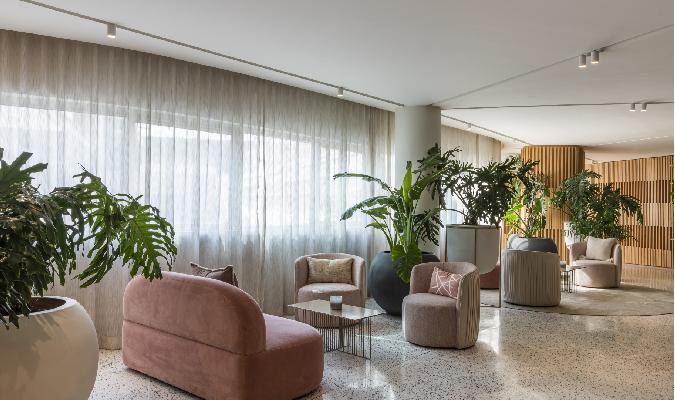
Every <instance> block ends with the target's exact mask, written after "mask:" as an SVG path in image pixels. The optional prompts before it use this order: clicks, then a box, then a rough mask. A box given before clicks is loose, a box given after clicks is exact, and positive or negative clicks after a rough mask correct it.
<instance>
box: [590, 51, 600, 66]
mask: <svg viewBox="0 0 675 400" xmlns="http://www.w3.org/2000/svg"><path fill="white" fill-rule="evenodd" d="M599 63H600V52H599V51H597V50H593V51H591V64H599Z"/></svg>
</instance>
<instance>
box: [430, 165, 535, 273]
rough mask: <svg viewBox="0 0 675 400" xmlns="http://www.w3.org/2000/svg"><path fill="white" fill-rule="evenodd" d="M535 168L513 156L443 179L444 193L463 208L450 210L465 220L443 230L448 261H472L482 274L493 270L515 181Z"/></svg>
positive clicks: (515, 191) (473, 167)
mask: <svg viewBox="0 0 675 400" xmlns="http://www.w3.org/2000/svg"><path fill="white" fill-rule="evenodd" d="M455 162H458V161H455ZM534 165H535V164H533V163H520V158H519V157H517V156H512V157H509V158H507V159H506V160H503V161H498V162H497V161H494V162H490V163H488V164H487V165H485V166H482V167H475V166H471V167H470V168H467V169H464V170H463V171H462V173H460V174H457V175H456V176H449V177H447V178H445V179H443V180H442V183H441V184H442V186H443V187H444V188H445V190H447V191H448V193H450V194H451V195H452V196H453V197H455V198H456V199H457V201H458V202H459V203H460V204H461V205H462V208H458V209H450V210H453V211H456V212H458V213H460V214H462V215H463V217H464V221H463V224H457V225H448V226H447V227H446V246H447V247H446V254H447V259H448V261H467V262H471V263H473V264H475V265H476V266H477V267H478V269H479V270H480V272H481V273H485V272H489V271H491V270H492V269H494V267H495V264H496V261H497V259H498V257H499V242H500V237H499V231H500V228H499V226H500V223H501V221H502V219H503V217H504V215H506V212H507V211H508V209H509V208H510V206H511V200H512V199H513V197H514V195H515V194H516V193H517V187H516V186H515V185H514V182H515V181H516V180H518V179H519V177H522V176H524V175H526V174H528V173H529V172H530V171H531V170H532V168H534Z"/></svg>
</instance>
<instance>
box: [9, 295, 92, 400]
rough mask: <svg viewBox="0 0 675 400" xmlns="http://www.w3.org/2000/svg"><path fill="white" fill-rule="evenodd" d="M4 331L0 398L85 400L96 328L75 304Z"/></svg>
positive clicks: (68, 302) (67, 302)
mask: <svg viewBox="0 0 675 400" xmlns="http://www.w3.org/2000/svg"><path fill="white" fill-rule="evenodd" d="M49 297H50V298H53V299H60V300H62V301H63V304H62V305H61V306H59V307H57V308H54V309H52V310H47V311H42V312H37V313H33V314H31V315H30V317H29V318H26V317H23V316H22V317H20V318H19V328H18V329H17V328H16V327H15V326H13V325H12V326H11V327H10V328H9V330H7V329H5V328H2V327H0V398H3V399H21V400H45V399H49V400H85V399H88V398H89V394H90V393H91V390H92V389H93V388H94V381H95V380H96V371H97V369H98V340H97V338H96V330H95V329H94V324H93V322H92V321H91V318H89V315H88V314H87V312H86V311H85V310H84V308H82V306H81V305H80V304H79V303H78V302H77V301H75V300H73V299H70V298H67V297H56V296H49Z"/></svg>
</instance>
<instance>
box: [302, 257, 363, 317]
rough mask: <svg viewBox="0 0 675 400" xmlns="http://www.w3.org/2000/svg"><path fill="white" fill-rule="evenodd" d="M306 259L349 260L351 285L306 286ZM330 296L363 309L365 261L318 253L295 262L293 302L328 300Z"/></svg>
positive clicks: (318, 284)
mask: <svg viewBox="0 0 675 400" xmlns="http://www.w3.org/2000/svg"><path fill="white" fill-rule="evenodd" d="M307 257H312V258H322V259H328V260H335V259H338V258H351V259H353V260H354V261H353V263H352V284H351V285H350V284H348V283H310V284H307V277H308V271H309V266H308V264H307ZM330 296H342V302H343V303H344V304H349V305H350V306H358V307H363V305H364V304H365V300H366V260H364V259H363V258H361V257H358V256H353V255H351V254H344V253H320V254H312V255H309V256H302V257H300V258H298V259H297V260H295V302H296V303H301V302H305V301H310V300H328V299H329V297H330Z"/></svg>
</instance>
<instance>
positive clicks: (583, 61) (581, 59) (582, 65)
mask: <svg viewBox="0 0 675 400" xmlns="http://www.w3.org/2000/svg"><path fill="white" fill-rule="evenodd" d="M579 68H586V54H582V55H580V56H579Z"/></svg>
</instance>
